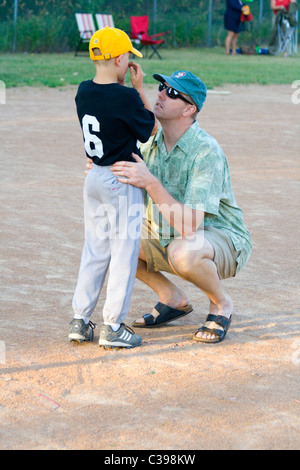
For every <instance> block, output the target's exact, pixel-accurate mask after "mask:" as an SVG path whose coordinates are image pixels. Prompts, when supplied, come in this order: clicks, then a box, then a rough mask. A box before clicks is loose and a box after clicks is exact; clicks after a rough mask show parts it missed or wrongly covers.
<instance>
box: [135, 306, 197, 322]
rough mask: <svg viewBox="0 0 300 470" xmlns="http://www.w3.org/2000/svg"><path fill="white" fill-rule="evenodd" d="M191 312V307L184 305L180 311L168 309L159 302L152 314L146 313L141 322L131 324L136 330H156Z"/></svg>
mask: <svg viewBox="0 0 300 470" xmlns="http://www.w3.org/2000/svg"><path fill="white" fill-rule="evenodd" d="M192 311H193V307H192V306H191V305H186V306H185V307H181V308H180V309H177V308H172V307H169V305H165V304H163V303H161V302H158V303H157V304H156V305H155V307H154V309H153V310H152V313H146V314H145V315H144V316H143V318H142V319H141V320H136V321H135V322H133V326H135V327H137V328H156V327H158V326H161V325H165V324H166V323H169V322H171V321H174V320H177V319H178V318H181V317H184V316H185V315H188V314H189V313H191V312H192Z"/></svg>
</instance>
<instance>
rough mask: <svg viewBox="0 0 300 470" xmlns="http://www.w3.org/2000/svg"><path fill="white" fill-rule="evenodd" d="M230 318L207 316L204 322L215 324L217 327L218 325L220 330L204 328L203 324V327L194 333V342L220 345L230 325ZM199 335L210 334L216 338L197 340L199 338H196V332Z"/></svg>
mask: <svg viewBox="0 0 300 470" xmlns="http://www.w3.org/2000/svg"><path fill="white" fill-rule="evenodd" d="M231 318H232V316H230V318H227V317H223V316H222V315H212V314H209V315H208V317H207V319H206V321H205V323H206V322H215V323H216V324H217V325H219V326H220V327H221V328H220V329H219V328H208V327H207V326H205V323H204V325H203V326H201V327H200V328H199V329H198V331H197V332H196V333H195V335H194V336H193V340H194V341H198V342H200V343H220V342H221V341H223V339H224V338H225V336H226V333H227V331H228V329H229V327H230V324H231ZM199 331H200V332H201V333H210V334H211V335H215V336H217V337H216V338H213V339H209V338H199V336H196V335H197V333H198V332H199Z"/></svg>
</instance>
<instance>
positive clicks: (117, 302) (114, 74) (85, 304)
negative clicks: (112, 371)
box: [69, 27, 155, 348]
mask: <svg viewBox="0 0 300 470" xmlns="http://www.w3.org/2000/svg"><path fill="white" fill-rule="evenodd" d="M89 52H90V58H91V59H92V60H93V61H94V64H95V67H96V75H95V77H94V79H93V80H87V81H84V82H82V83H81V84H80V85H79V88H78V91H77V95H76V98H75V101H76V106H77V115H78V118H79V122H80V125H81V128H82V132H83V139H84V148H85V152H86V155H87V157H88V158H91V159H92V160H93V163H94V165H93V169H92V170H91V171H89V173H88V175H87V177H86V180H85V184H84V221H85V243H84V247H83V252H82V257H81V264H80V269H79V275H78V281H77V286H76V289H75V293H74V297H73V310H74V318H73V320H72V322H71V328H70V333H69V340H70V341H79V342H82V341H92V340H93V336H94V334H93V330H94V327H95V325H94V324H93V323H92V322H91V321H90V316H91V314H92V313H93V311H94V309H95V307H96V304H97V301H98V297H99V294H100V291H101V288H102V286H103V283H104V280H105V277H106V274H107V272H108V270H109V275H108V279H107V295H106V301H105V304H104V308H103V320H104V324H103V325H102V327H101V331H100V339H99V345H100V346H103V347H105V348H109V347H126V348H131V347H135V346H139V345H140V344H141V342H142V338H141V337H140V336H139V335H137V334H135V333H134V332H133V330H131V329H130V328H128V327H127V326H126V325H125V324H124V323H123V322H124V320H125V318H126V316H127V314H128V310H129V306H130V300H131V295H132V290H133V285H134V281H135V275H136V268H137V262H138V253H139V245H140V234H141V221H142V215H143V195H142V189H141V188H136V187H134V186H132V185H130V184H124V183H120V182H119V181H118V179H117V178H116V177H115V176H114V175H113V173H112V172H111V170H110V168H111V165H112V164H113V163H115V162H117V161H124V160H125V161H135V160H134V158H133V157H132V153H137V154H138V155H140V156H141V153H140V150H139V144H138V142H139V141H140V142H147V140H148V139H149V137H150V136H151V133H152V131H153V130H154V128H155V118H154V114H153V113H152V112H151V110H150V107H149V104H148V102H147V100H146V97H145V94H144V92H143V90H142V89H139V92H138V91H137V90H136V89H134V88H129V87H126V86H124V85H125V76H126V72H127V70H128V68H129V67H130V72H131V77H132V83H137V82H139V83H142V81H141V80H139V81H137V80H135V75H140V74H142V73H143V72H142V69H141V68H140V66H138V65H137V64H134V63H129V56H130V53H133V54H135V55H136V56H138V57H142V54H141V53H140V52H139V51H138V50H136V49H135V48H133V47H132V44H131V41H130V39H129V37H128V35H127V34H126V33H125V32H124V31H121V30H119V29H116V28H109V27H106V28H103V29H101V30H99V31H97V32H96V33H95V34H94V35H93V36H92V38H91V40H90V44H89Z"/></svg>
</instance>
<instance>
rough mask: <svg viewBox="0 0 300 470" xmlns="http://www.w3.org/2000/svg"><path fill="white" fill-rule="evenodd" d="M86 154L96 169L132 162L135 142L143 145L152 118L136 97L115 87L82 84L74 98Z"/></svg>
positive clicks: (111, 85)
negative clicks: (121, 162)
mask: <svg viewBox="0 0 300 470" xmlns="http://www.w3.org/2000/svg"><path fill="white" fill-rule="evenodd" d="M75 101H76V106H77V114H78V118H79V121H80V125H81V127H82V132H83V139H84V147H85V151H86V154H87V156H88V157H89V158H91V159H92V160H93V162H94V163H95V164H96V165H100V166H107V165H112V164H113V163H115V162H116V161H122V160H125V161H135V160H134V159H133V157H132V153H137V154H138V155H139V156H141V153H140V150H139V147H138V141H140V142H147V140H148V139H149V137H150V135H151V132H152V129H153V126H154V122H155V118H154V114H153V113H152V112H151V111H148V110H147V109H145V107H144V104H143V102H142V100H141V98H140V95H139V93H138V92H137V91H136V90H135V89H134V88H128V87H126V86H122V85H120V84H118V83H111V84H108V85H99V84H96V83H94V82H93V81H92V80H88V81H85V82H82V83H81V84H80V85H79V87H78V91H77V95H76V98H75Z"/></svg>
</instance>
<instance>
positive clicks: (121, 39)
mask: <svg viewBox="0 0 300 470" xmlns="http://www.w3.org/2000/svg"><path fill="white" fill-rule="evenodd" d="M94 48H98V49H100V52H101V55H95V54H94V52H93V49H94ZM89 51H90V58H91V59H92V60H108V59H112V58H113V57H118V56H119V55H121V54H126V52H132V53H133V54H135V55H136V56H138V57H143V54H141V53H140V51H138V50H137V49H135V48H134V47H132V44H131V41H130V39H129V36H128V35H127V34H126V33H125V32H124V31H122V30H121V29H117V28H110V27H109V26H106V27H105V28H102V29H99V30H98V31H96V32H95V33H94V34H93V36H92V37H91V40H90V44H89Z"/></svg>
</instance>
